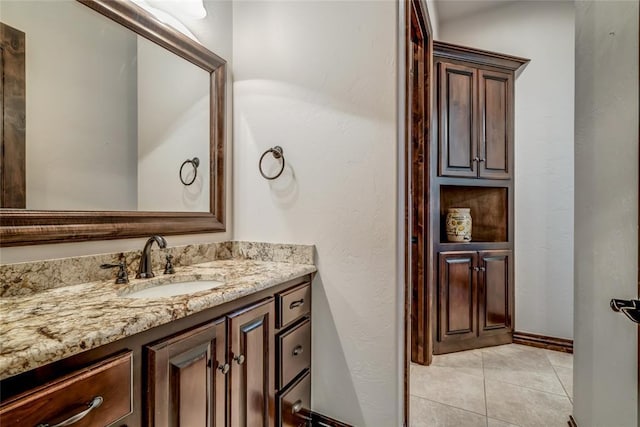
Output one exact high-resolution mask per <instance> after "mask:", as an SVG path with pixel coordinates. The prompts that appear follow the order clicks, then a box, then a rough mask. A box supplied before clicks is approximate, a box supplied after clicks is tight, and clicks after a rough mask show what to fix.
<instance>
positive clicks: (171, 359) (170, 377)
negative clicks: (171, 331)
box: [146, 318, 227, 427]
mask: <svg viewBox="0 0 640 427" xmlns="http://www.w3.org/2000/svg"><path fill="white" fill-rule="evenodd" d="M146 349H147V358H148V369H149V372H148V374H147V375H148V378H149V384H148V387H149V396H148V404H147V406H148V408H149V410H148V413H147V419H148V425H149V426H154V427H164V426H166V427H169V426H171V427H178V426H182V427H191V426H216V427H222V426H225V422H226V421H225V416H226V403H227V402H226V401H227V399H226V372H227V369H225V365H226V363H227V361H226V357H227V356H226V350H227V341H226V321H225V319H224V318H222V319H218V320H214V321H212V322H210V323H207V324H205V325H203V326H200V327H198V328H195V329H193V330H190V331H187V332H185V333H182V334H180V335H177V336H175V337H173V338H169V339H166V340H163V341H161V342H159V343H157V344H153V345H150V346H147V347H146Z"/></svg>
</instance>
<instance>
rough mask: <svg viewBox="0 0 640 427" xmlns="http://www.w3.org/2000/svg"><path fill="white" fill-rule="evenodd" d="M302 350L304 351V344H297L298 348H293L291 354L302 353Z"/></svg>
mask: <svg viewBox="0 0 640 427" xmlns="http://www.w3.org/2000/svg"><path fill="white" fill-rule="evenodd" d="M302 352H303V349H302V346H301V345H299V346H297V347H296V348H294V349H293V351H292V352H291V354H293V355H294V356H297V355H299V354H302Z"/></svg>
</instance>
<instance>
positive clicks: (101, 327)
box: [0, 242, 316, 426]
mask: <svg viewBox="0 0 640 427" xmlns="http://www.w3.org/2000/svg"><path fill="white" fill-rule="evenodd" d="M205 246H206V245H201V247H199V248H196V249H194V248H193V247H190V246H187V247H183V248H169V249H166V250H164V251H162V254H161V253H160V252H161V251H160V250H157V249H156V250H155V252H154V253H153V255H154V256H153V260H152V263H153V265H154V271H155V273H156V274H155V277H153V278H150V279H131V280H130V282H129V283H127V284H116V283H114V280H113V278H115V272H114V271H104V270H100V269H99V268H97V267H98V265H99V264H100V263H101V262H103V261H105V260H106V259H110V260H115V259H118V257H119V255H118V254H110V255H102V256H91V257H81V258H76V259H66V260H53V261H51V263H50V264H49V265H46V263H47V261H43V262H41V263H25V264H14V265H11V264H9V265H3V266H1V267H2V269H1V271H0V275H1V277H2V283H3V289H2V291H3V297H2V298H1V299H0V310H1V311H2V313H3V322H2V325H1V329H2V331H1V335H2V337H3V346H2V351H1V354H0V378H1V382H0V390H1V394H2V396H1V397H2V400H1V403H0V424H1V425H3V426H25V425H29V426H31V425H33V426H44V425H48V426H54V425H57V424H58V423H62V422H64V421H65V420H69V419H70V418H73V417H76V419H77V422H76V423H75V424H73V425H75V426H97V425H100V426H107V425H114V426H142V425H145V426H170V425H171V426H178V425H181V426H195V425H202V426H204V425H211V426H229V425H231V426H241V425H246V426H274V425H284V426H297V425H304V423H305V419H304V417H302V416H300V415H299V413H300V412H301V411H307V410H308V409H309V408H310V397H311V376H310V369H311V281H312V277H313V274H314V272H315V271H316V270H315V267H314V266H313V247H308V246H293V245H266V244H250V243H240V242H226V243H221V244H212V245H210V247H208V248H207V247H205ZM166 253H170V254H171V255H172V256H173V258H174V259H175V260H176V266H175V271H176V272H175V274H167V275H164V274H162V265H164V259H163V256H165V255H166ZM194 254H195V255H194ZM136 256H138V255H137V254H135V253H128V254H124V257H123V258H124V259H125V260H131V261H132V262H129V263H128V266H129V268H131V267H132V266H136V265H137V263H136V261H135V257H136ZM207 257H213V258H215V259H214V260H207V261H205V262H202V261H204V258H207ZM191 261H195V262H194V263H193V264H187V263H188V262H191ZM28 264H40V265H39V266H36V265H28ZM65 266H66V267H67V268H76V269H78V268H82V269H85V270H93V271H95V272H96V274H100V275H102V277H104V275H105V274H107V275H110V276H113V278H109V279H106V280H98V281H86V282H82V283H77V284H70V285H69V284H59V283H58V284H52V283H49V282H47V280H44V279H43V277H42V276H47V274H48V273H50V274H51V276H50V277H49V279H50V280H57V278H59V276H60V275H65V274H66V275H72V273H71V272H69V271H65V270H64V268H65ZM89 266H93V268H89ZM43 272H44V273H43ZM47 272H48V273H47ZM83 274H85V275H86V274H87V273H86V272H84V273H78V275H77V276H76V277H77V280H84V279H82V277H83ZM18 278H21V280H22V281H23V283H17V282H18ZM189 281H190V282H191V283H194V282H203V283H205V282H207V281H209V282H210V283H213V284H215V286H214V287H213V288H212V289H208V290H199V291H196V292H193V293H183V294H181V295H174V296H154V297H149V296H148V295H144V293H141V292H140V291H141V290H146V289H149V288H154V287H159V286H160V287H166V288H168V289H170V288H171V286H172V285H173V284H178V285H179V284H181V282H189ZM214 281H215V282H214ZM22 285H23V286H22ZM139 295H142V296H143V297H138V296H139ZM64 425H67V424H64Z"/></svg>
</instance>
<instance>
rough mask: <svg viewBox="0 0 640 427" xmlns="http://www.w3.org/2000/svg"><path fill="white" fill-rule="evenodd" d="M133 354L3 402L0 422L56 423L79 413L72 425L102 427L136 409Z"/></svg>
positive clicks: (4, 425) (116, 358)
mask: <svg viewBox="0 0 640 427" xmlns="http://www.w3.org/2000/svg"><path fill="white" fill-rule="evenodd" d="M132 357H133V353H132V352H128V353H125V354H120V355H118V356H115V357H112V358H109V359H107V360H104V361H102V362H99V363H96V364H94V365H91V366H89V367H87V368H84V369H81V370H79V371H76V372H74V373H72V374H69V375H66V376H64V377H62V378H60V379H59V380H56V381H53V382H50V383H48V384H45V385H43V386H41V387H38V388H36V389H34V390H32V391H29V392H26V393H24V394H22V395H19V396H17V397H15V398H14V399H11V400H9V401H7V402H3V403H2V406H0V425H1V426H2V427H9V426H29V427H30V426H39V425H55V424H57V423H62V422H63V421H65V420H69V419H70V418H71V417H74V416H76V417H78V420H77V421H76V422H75V423H73V427H89V426H91V427H99V426H107V425H109V424H111V423H113V422H115V421H117V420H119V419H121V418H123V417H125V416H126V415H128V414H130V413H131V411H132V410H133V402H132V385H133V382H132V377H131V369H132V368H131V367H132ZM101 399H102V401H100V400H101ZM92 402H93V408H92V409H90V407H91V406H90V405H91V403H92ZM83 413H84V414H85V415H84V416H83V417H81V414H83Z"/></svg>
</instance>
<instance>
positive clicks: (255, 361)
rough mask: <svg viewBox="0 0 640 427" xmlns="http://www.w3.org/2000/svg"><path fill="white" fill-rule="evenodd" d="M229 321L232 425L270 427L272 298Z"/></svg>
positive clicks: (272, 402) (272, 411) (272, 413)
mask: <svg viewBox="0 0 640 427" xmlns="http://www.w3.org/2000/svg"><path fill="white" fill-rule="evenodd" d="M228 318H229V342H230V348H231V353H230V359H231V361H230V363H231V371H230V374H231V378H230V380H231V393H230V396H231V405H230V408H231V425H232V426H233V427H259V426H260V427H271V426H273V423H274V419H275V384H274V364H275V363H274V360H275V359H274V322H275V306H274V302H273V298H269V299H267V300H264V301H262V302H259V303H257V304H255V305H252V306H249V307H247V308H245V309H243V310H239V311H237V312H235V313H232V314H230V315H229V316H228Z"/></svg>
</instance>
